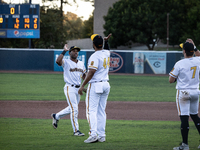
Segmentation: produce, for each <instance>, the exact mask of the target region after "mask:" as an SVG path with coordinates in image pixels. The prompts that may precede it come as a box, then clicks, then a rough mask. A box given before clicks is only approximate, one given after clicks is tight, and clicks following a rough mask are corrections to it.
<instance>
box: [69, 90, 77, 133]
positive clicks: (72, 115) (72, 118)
mask: <svg viewBox="0 0 200 150" xmlns="http://www.w3.org/2000/svg"><path fill="white" fill-rule="evenodd" d="M68 91H69V87H68V86H67V97H68V100H69V103H70V105H71V108H72V120H73V124H74V127H75V132H76V131H77V129H76V124H75V121H74V108H73V106H72V103H71V101H70V98H69V92H68Z"/></svg>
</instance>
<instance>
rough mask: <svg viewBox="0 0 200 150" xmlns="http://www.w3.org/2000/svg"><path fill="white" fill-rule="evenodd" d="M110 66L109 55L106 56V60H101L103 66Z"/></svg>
mask: <svg viewBox="0 0 200 150" xmlns="http://www.w3.org/2000/svg"><path fill="white" fill-rule="evenodd" d="M107 66H108V67H110V57H108V61H107V62H106V58H104V60H103V67H104V68H105V69H106V67H107Z"/></svg>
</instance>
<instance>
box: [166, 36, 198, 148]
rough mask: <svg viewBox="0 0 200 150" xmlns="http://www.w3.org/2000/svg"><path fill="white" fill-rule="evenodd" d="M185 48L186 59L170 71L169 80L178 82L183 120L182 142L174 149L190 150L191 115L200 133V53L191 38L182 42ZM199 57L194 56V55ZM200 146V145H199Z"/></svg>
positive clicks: (177, 102) (178, 104)
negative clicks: (199, 108)
mask: <svg viewBox="0 0 200 150" xmlns="http://www.w3.org/2000/svg"><path fill="white" fill-rule="evenodd" d="M180 47H181V48H182V49H183V55H184V59H182V60H180V61H178V62H177V63H176V64H175V65H174V68H173V69H172V71H171V72H170V73H169V82H170V83H174V82H176V81H177V84H176V89H177V93H176V104H177V110H178V115H179V117H180V120H181V135H182V143H181V145H180V146H179V147H174V148H173V150H189V145H188V132H189V122H188V120H189V116H190V117H191V118H192V120H193V122H194V124H195V126H196V128H197V130H198V132H199V134H200V118H199V116H198V107H199V94H200V92H199V72H200V57H198V56H200V53H199V50H197V49H196V47H194V43H193V41H192V40H191V39H188V40H186V42H185V43H184V44H180ZM194 53H195V55H196V56H197V57H193V55H194ZM198 148H200V145H199V147H198Z"/></svg>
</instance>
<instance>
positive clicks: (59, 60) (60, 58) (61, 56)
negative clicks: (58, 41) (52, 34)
mask: <svg viewBox="0 0 200 150" xmlns="http://www.w3.org/2000/svg"><path fill="white" fill-rule="evenodd" d="M68 50H69V48H68V45H67V44H65V46H64V51H63V52H62V53H61V54H60V55H59V56H58V58H57V59H56V63H57V64H58V66H62V59H63V57H64V55H65V53H66V52H67V51H68Z"/></svg>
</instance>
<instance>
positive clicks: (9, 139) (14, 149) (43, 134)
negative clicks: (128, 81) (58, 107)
mask: <svg viewBox="0 0 200 150" xmlns="http://www.w3.org/2000/svg"><path fill="white" fill-rule="evenodd" d="M79 124H80V130H81V131H82V132H84V133H85V134H86V135H85V136H84V137H74V136H73V133H72V127H71V123H70V120H68V119H62V120H60V122H59V126H58V128H57V129H53V127H52V125H51V120H50V119H14V118H12V119H11V118H0V135H1V136H0V149H1V150H55V149H56V150H64V149H66V150H93V149H99V150H100V149H104V150H130V149H131V150H144V149H145V150H170V149H172V148H173V147H174V146H178V145H179V143H180V142H181V135H180V130H179V127H180V122H178V121H127V120H123V121H122V120H118V121H116V120H107V126H106V135H107V137H106V142H104V143H93V144H86V143H84V140H85V139H87V138H88V135H87V133H88V131H89V126H88V123H87V121H86V120H82V119H79ZM189 143H190V149H191V150H195V149H197V147H198V145H199V135H198V133H197V131H196V130H195V127H194V125H193V123H192V122H190V132H189Z"/></svg>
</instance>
